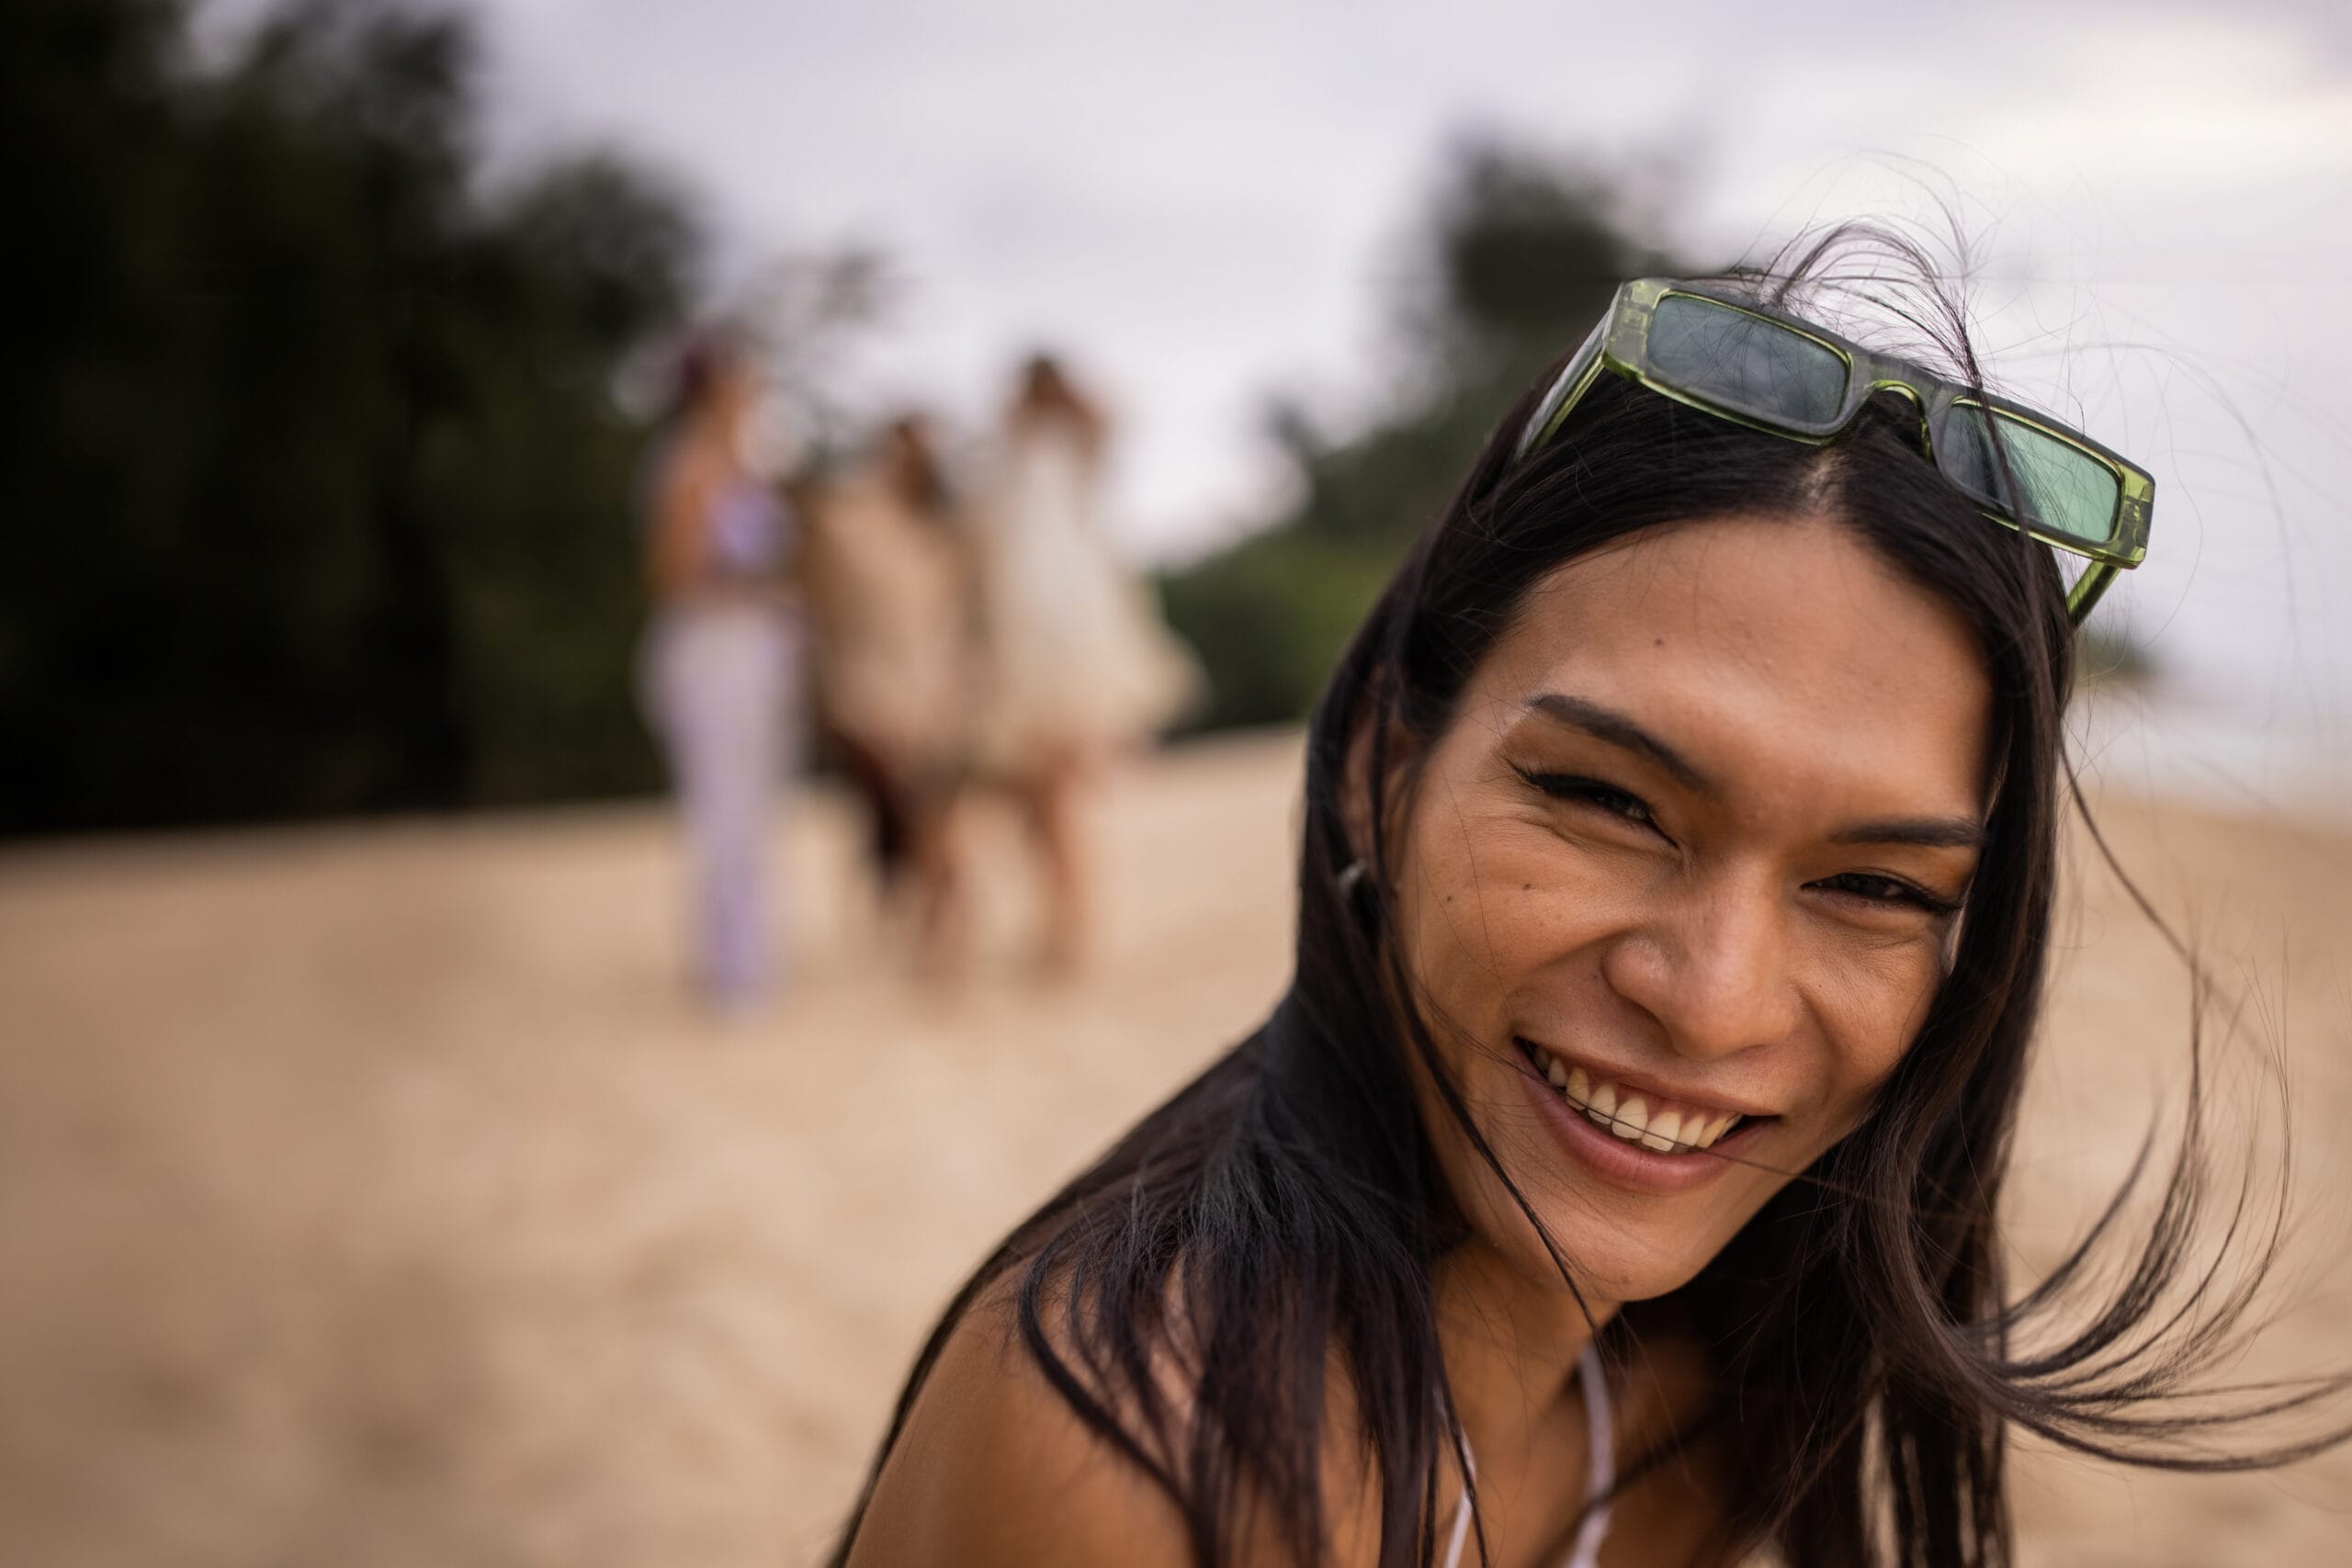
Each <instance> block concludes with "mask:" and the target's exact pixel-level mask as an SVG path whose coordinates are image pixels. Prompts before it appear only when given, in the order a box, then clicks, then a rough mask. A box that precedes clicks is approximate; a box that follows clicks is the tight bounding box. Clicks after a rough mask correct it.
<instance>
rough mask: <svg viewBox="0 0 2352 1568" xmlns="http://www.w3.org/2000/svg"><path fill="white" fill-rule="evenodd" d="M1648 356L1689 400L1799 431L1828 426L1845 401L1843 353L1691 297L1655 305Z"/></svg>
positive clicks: (1773, 323) (1671, 297) (1772, 323)
mask: <svg viewBox="0 0 2352 1568" xmlns="http://www.w3.org/2000/svg"><path fill="white" fill-rule="evenodd" d="M1649 357H1650V365H1651V367H1653V368H1654V369H1655V370H1656V371H1657V372H1658V373H1659V374H1660V375H1662V376H1664V377H1665V378H1668V380H1670V381H1672V382H1673V383H1674V384H1675V385H1676V386H1677V387H1679V389H1682V390H1683V391H1685V392H1688V393H1690V394H1691V395H1692V396H1694V397H1698V398H1701V399H1703V400H1706V401H1708V402H1710V403H1713V404H1714V405H1716V406H1717V407H1719V408H1722V409H1724V410H1725V411H1727V412H1732V413H1738V414H1745V415H1747V416H1748V417H1749V418H1752V419H1757V420H1761V421H1764V422H1767V423H1773V424H1781V425H1786V426H1789V427H1790V428H1792V429H1795V430H1799V431H1804V432H1814V431H1824V430H1826V429H1828V428H1829V426H1830V425H1831V424H1832V423H1834V422H1835V421H1836V420H1837V418H1838V410H1840V409H1842V408H1843V407H1845V404H1846V380H1847V376H1848V374H1849V372H1848V367H1847V364H1846V361H1845V359H1844V357H1843V356H1842V355H1838V354H1837V353H1836V352H1835V351H1833V350H1831V349H1830V348H1829V347H1827V346H1826V344H1818V343H1815V341H1814V340H1813V339H1811V338H1809V337H1807V336H1805V335H1804V333H1800V332H1795V331H1792V330H1791V329H1790V328H1788V327H1784V326H1782V325H1781V324H1780V323H1779V322H1777V321H1766V320H1765V319H1764V318H1762V317H1761V316H1751V315H1749V314H1748V313H1747V311H1745V310H1733V309H1731V308H1730V307H1728V306H1725V305H1718V304H1716V303H1715V302H1714V301H1713V300H1712V299H1699V298H1697V297H1696V296H1693V295H1689V294H1669V295H1668V296H1667V297H1666V298H1665V299H1661V300H1659V301H1658V302H1657V309H1656V310H1653V311H1652V312H1651V315H1650V335H1649Z"/></svg>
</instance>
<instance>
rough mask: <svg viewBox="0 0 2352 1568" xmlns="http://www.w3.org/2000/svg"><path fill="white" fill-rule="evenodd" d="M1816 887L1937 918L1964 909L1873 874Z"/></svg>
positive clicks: (1855, 873) (1853, 874)
mask: <svg viewBox="0 0 2352 1568" xmlns="http://www.w3.org/2000/svg"><path fill="white" fill-rule="evenodd" d="M1814 886H1815V887H1826V888H1828V889H1829V890H1830V891H1831V892H1833V893H1843V894H1846V895H1847V896H1849V897H1855V898H1860V899H1862V900H1863V901H1865V902H1867V903H1871V904H1896V905H1905V904H1907V905H1909V906H1911V907H1912V908H1918V909H1925V910H1927V911H1928V913H1930V914H1935V915H1948V914H1951V912H1952V911H1953V910H1954V909H1957V908H1960V905H1959V904H1958V903H1957V902H1955V901H1954V900H1952V899H1949V898H1939V897H1937V896H1936V895H1934V894H1932V893H1930V892H1928V890H1927V889H1926V888H1924V887H1917V886H1913V885H1912V884H1910V883H1908V882H1904V881H1901V880H1898V879H1897V878H1895V877H1892V876H1877V875H1873V874H1871V873H1869V872H1860V871H1852V872H1848V873H1846V874H1843V875H1840V876H1832V877H1828V878H1826V879H1825V880H1823V881H1820V882H1816V883H1815V884H1814Z"/></svg>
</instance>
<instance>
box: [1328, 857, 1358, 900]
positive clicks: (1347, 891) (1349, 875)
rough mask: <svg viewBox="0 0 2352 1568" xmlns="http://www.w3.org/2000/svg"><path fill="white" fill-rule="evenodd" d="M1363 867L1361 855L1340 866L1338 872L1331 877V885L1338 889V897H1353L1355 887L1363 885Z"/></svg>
mask: <svg viewBox="0 0 2352 1568" xmlns="http://www.w3.org/2000/svg"><path fill="white" fill-rule="evenodd" d="M1364 869H1365V868H1364V863H1363V857H1362V856H1358V857H1357V858H1356V859H1354V860H1351V861H1350V862H1349V863H1347V864H1346V865H1344V866H1341V867H1340V874H1339V875H1337V876H1335V877H1333V878H1331V886H1333V887H1336V888H1338V889H1339V891H1340V897H1342V898H1352V897H1355V892H1356V889H1357V887H1359V886H1362V885H1363V874H1364Z"/></svg>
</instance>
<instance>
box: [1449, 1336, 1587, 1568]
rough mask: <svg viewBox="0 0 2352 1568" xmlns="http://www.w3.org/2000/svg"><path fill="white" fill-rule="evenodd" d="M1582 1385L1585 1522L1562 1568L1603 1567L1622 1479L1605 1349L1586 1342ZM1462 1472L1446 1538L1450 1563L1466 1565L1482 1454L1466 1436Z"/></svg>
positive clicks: (1455, 1566) (1454, 1566)
mask: <svg viewBox="0 0 2352 1568" xmlns="http://www.w3.org/2000/svg"><path fill="white" fill-rule="evenodd" d="M1577 1387H1578V1388H1579V1389H1580V1390H1582V1392H1583V1393H1584V1432H1585V1450H1586V1452H1587V1453H1588V1454H1589V1456H1590V1458H1589V1462H1588V1463H1587V1465H1586V1467H1585V1494H1584V1495H1585V1504H1586V1509H1585V1516H1584V1523H1583V1524H1582V1525H1580V1526H1578V1527H1577V1539H1576V1544H1575V1545H1574V1546H1572V1547H1571V1548H1569V1551H1568V1555H1567V1560H1566V1562H1563V1563H1562V1564H1561V1565H1560V1568H1600V1543H1601V1541H1602V1540H1605V1539H1606V1538H1607V1537H1608V1534H1609V1502H1608V1497H1609V1494H1610V1492H1611V1489H1612V1488H1614V1487H1615V1486H1616V1484H1617V1455H1616V1453H1615V1451H1614V1450H1615V1447H1616V1427H1615V1426H1614V1425H1613V1423H1612V1421H1611V1415H1610V1410H1609V1379H1608V1376H1607V1375H1606V1374H1605V1373H1604V1372H1603V1371H1601V1368H1600V1352H1599V1351H1597V1350H1595V1349H1594V1348H1592V1347H1591V1346H1589V1345H1588V1346H1586V1347H1585V1351H1584V1355H1583V1357H1582V1358H1581V1359H1579V1360H1578V1361H1577ZM1462 1473H1463V1477H1464V1486H1463V1488H1462V1496H1461V1499H1460V1501H1458V1502H1456V1503H1455V1504H1454V1506H1453V1533H1452V1534H1451V1535H1450V1536H1449V1537H1448V1538H1447V1540H1446V1547H1445V1568H1462V1546H1463V1543H1464V1541H1466V1540H1469V1539H1470V1488H1469V1485H1468V1484H1467V1483H1469V1482H1472V1481H1476V1479H1477V1478H1478V1461H1477V1457H1476V1455H1474V1454H1473V1453H1471V1451H1470V1439H1469V1438H1466V1437H1465V1438H1463V1439H1462Z"/></svg>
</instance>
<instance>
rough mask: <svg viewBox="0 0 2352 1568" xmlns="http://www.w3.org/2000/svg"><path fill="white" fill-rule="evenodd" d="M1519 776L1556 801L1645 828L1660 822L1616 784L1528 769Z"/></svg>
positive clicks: (1638, 800) (1643, 804)
mask: <svg viewBox="0 0 2352 1568" xmlns="http://www.w3.org/2000/svg"><path fill="white" fill-rule="evenodd" d="M1518 773H1519V776H1520V777H1521V778H1523V779H1525V780H1526V781H1527V782H1528V783H1529V784H1532V785H1533V786H1534V787H1535V788H1537V789H1540V790H1542V791H1543V792H1544V794H1545V795H1550V796H1552V798H1553V799H1555V800H1573V801H1580V802H1582V803H1584V804H1586V805H1589V806H1596V807H1600V809H1601V810H1603V811H1606V812H1608V813H1609V814H1610V815H1611V816H1613V817H1623V818H1625V820H1627V821H1628V822H1638V823H1640V824H1641V825H1642V826H1643V827H1645V828H1655V827H1657V818H1654V817H1652V816H1651V815H1650V808H1649V807H1648V806H1647V805H1646V804H1645V803H1644V802H1643V801H1642V799H1641V798H1640V797H1639V796H1637V795H1628V794H1626V793H1625V792H1624V791H1623V790H1622V789H1619V788H1617V787H1616V786H1615V785H1613V784H1602V783H1601V782H1600V780H1599V779H1587V778H1578V777H1577V776H1576V775H1574V774H1572V773H1532V772H1530V771H1529V770H1528V769H1525V768H1521V769H1519V770H1518Z"/></svg>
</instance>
